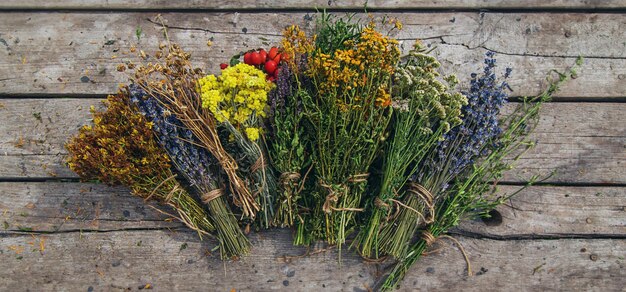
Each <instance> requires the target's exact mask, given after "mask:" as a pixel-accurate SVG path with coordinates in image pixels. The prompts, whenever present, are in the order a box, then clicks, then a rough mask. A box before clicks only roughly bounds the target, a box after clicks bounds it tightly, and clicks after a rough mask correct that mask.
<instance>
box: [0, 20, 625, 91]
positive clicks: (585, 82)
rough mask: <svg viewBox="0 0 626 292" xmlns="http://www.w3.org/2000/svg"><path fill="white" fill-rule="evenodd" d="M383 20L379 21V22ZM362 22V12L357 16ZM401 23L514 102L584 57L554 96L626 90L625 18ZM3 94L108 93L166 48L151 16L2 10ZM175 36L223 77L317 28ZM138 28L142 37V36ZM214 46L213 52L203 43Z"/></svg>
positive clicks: (240, 24) (222, 29) (229, 23)
mask: <svg viewBox="0 0 626 292" xmlns="http://www.w3.org/2000/svg"><path fill="white" fill-rule="evenodd" d="M382 15H383V14H376V16H382ZM361 16H362V15H361ZM387 16H390V17H395V18H398V19H399V20H401V21H402V22H403V23H404V24H405V28H404V29H403V30H402V31H400V32H398V33H397V34H395V36H396V37H397V38H398V39H400V40H403V42H404V45H403V46H404V48H405V50H406V49H408V48H410V47H411V45H412V42H413V40H414V39H418V38H419V39H422V40H423V41H424V42H425V43H427V44H428V45H431V46H437V50H436V51H435V54H436V55H437V56H438V57H439V58H440V59H441V61H442V63H443V65H444V66H443V68H444V69H443V72H444V73H451V72H456V73H457V75H458V76H459V77H462V78H463V79H467V76H469V74H470V73H471V72H472V71H478V70H480V65H479V64H481V62H482V58H483V54H484V53H485V52H486V51H487V50H494V51H496V52H499V53H500V54H499V55H498V60H499V63H500V64H501V65H502V66H510V67H512V68H514V70H515V71H514V72H515V73H514V75H513V76H514V78H513V79H512V80H511V81H510V83H511V86H512V87H513V88H514V89H515V94H516V95H520V96H522V95H533V94H537V93H538V92H540V91H541V90H542V89H544V88H545V85H546V81H545V76H546V74H547V73H548V72H549V71H550V70H551V69H561V70H562V69H564V68H566V67H568V66H570V65H572V64H573V63H574V60H575V58H576V57H577V56H579V55H581V56H584V57H586V58H587V59H586V60H585V63H584V65H583V66H582V68H581V69H580V71H579V78H578V79H576V80H575V82H569V83H567V84H566V85H564V86H563V88H562V90H561V91H560V92H559V93H558V94H557V96H561V97H567V98H602V99H606V98H615V99H623V98H624V97H625V96H624V92H626V82H624V80H626V53H625V52H626V41H624V40H626V21H625V20H624V18H623V17H622V16H621V15H619V14H565V13H557V14H541V13H530V14H522V13H390V14H387ZM0 17H1V18H2V19H3V21H2V22H0V40H1V41H0V76H2V77H0V95H5V96H12V95H17V96H24V95H31V96H33V95H37V96H42V97H45V96H49V95H55V96H63V95H64V94H72V95H79V96H80V95H89V94H106V93H112V92H114V91H115V89H116V88H117V86H118V84H119V83H120V82H125V81H126V75H125V74H121V73H119V72H116V70H115V68H116V66H117V64H119V63H120V62H123V61H125V60H129V59H132V57H130V56H129V55H128V51H129V48H130V46H131V45H135V44H138V45H139V47H140V48H143V49H144V50H145V51H146V52H148V53H149V52H152V51H154V48H155V47H156V46H157V45H158V43H159V42H161V41H163V37H162V32H161V26H160V25H159V24H155V23H153V22H151V21H150V20H151V19H152V20H153V19H154V17H155V13H82V12H76V13H48V14H40V13H2V14H0ZM163 18H164V19H165V21H166V23H167V25H169V26H170V30H169V33H170V37H171V39H172V40H173V41H175V42H178V43H180V44H181V45H182V47H183V48H185V49H186V50H188V51H190V52H193V56H194V60H195V62H196V65H198V66H199V67H202V68H207V69H208V71H217V70H218V64H219V63H221V62H226V61H227V60H228V59H229V58H230V56H232V55H233V54H235V53H238V52H239V51H240V50H247V49H252V48H257V47H260V46H263V47H267V46H269V45H271V44H277V43H278V41H279V40H280V32H281V30H282V29H283V28H284V26H285V25H288V24H291V23H295V24H299V25H301V26H302V27H305V28H307V29H311V28H312V27H313V25H314V21H313V14H305V13H282V14H277V13H186V14H182V13H165V14H163ZM138 28H141V34H140V37H139V38H138V37H137V34H136V32H137V29H138ZM209 39H212V40H213V46H212V48H211V49H209V48H207V46H206V42H207V40H209Z"/></svg>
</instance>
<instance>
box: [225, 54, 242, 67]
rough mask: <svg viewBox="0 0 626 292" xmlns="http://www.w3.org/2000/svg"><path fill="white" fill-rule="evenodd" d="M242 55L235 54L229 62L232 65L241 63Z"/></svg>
mask: <svg viewBox="0 0 626 292" xmlns="http://www.w3.org/2000/svg"><path fill="white" fill-rule="evenodd" d="M240 57H241V55H234V56H232V57H231V58H230V61H228V64H229V65H230V66H235V65H237V64H239V63H240V62H239V58H240Z"/></svg>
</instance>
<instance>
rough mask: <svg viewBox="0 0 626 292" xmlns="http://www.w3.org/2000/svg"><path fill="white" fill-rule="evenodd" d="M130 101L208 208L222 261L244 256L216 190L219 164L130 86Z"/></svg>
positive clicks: (243, 244) (243, 241) (245, 245)
mask: <svg viewBox="0 0 626 292" xmlns="http://www.w3.org/2000/svg"><path fill="white" fill-rule="evenodd" d="M130 92H131V100H132V101H133V103H135V104H136V105H137V107H138V109H139V111H140V112H141V113H142V114H143V115H144V116H145V117H146V119H149V120H150V122H151V123H152V125H153V126H152V130H153V131H154V134H155V137H156V138H157V140H158V141H159V143H160V144H161V147H162V148H163V149H164V150H165V151H166V152H167V153H168V154H169V156H170V157H171V159H172V161H173V162H174V166H176V169H177V170H178V172H179V173H181V174H182V175H183V177H184V178H185V179H186V180H187V181H188V182H189V183H190V186H191V187H192V188H193V189H195V190H196V192H197V193H198V194H199V195H200V199H201V200H202V202H203V203H205V204H206V205H207V207H208V210H209V214H210V218H211V220H212V221H213V222H214V224H215V226H216V227H217V228H216V229H217V235H218V236H217V238H218V240H219V241H220V246H221V255H222V258H223V259H227V258H231V257H238V256H241V255H245V254H247V253H248V251H249V249H250V243H249V242H248V239H247V238H246V237H245V235H244V234H243V232H242V231H241V229H240V228H239V225H238V222H237V218H236V217H235V215H234V214H233V213H232V211H231V210H230V206H229V205H228V202H227V201H226V199H225V196H224V195H225V191H224V190H223V189H222V188H221V187H220V182H219V179H220V177H219V173H220V172H219V169H218V166H219V164H218V163H217V161H216V160H215V159H214V158H213V157H212V156H211V155H210V154H209V153H208V151H206V149H204V148H201V147H198V146H197V142H196V138H195V137H194V135H193V133H192V132H191V131H190V130H188V129H185V127H184V126H183V124H182V122H181V121H180V120H178V118H177V117H176V116H174V115H168V114H167V113H166V112H165V110H164V108H163V107H162V105H161V103H159V102H158V101H157V100H156V98H154V97H149V96H147V95H146V93H145V91H144V90H142V89H140V88H139V86H137V85H134V84H133V85H131V87H130Z"/></svg>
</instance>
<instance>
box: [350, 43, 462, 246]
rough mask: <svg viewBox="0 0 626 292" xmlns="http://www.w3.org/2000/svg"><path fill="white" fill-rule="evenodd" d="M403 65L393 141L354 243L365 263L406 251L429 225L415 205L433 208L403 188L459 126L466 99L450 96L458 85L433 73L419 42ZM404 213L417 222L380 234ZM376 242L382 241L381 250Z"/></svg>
mask: <svg viewBox="0 0 626 292" xmlns="http://www.w3.org/2000/svg"><path fill="white" fill-rule="evenodd" d="M404 60H405V61H404V62H402V63H401V64H399V65H398V68H396V69H395V74H394V78H393V86H392V88H393V89H392V96H393V98H394V102H393V104H392V108H393V121H392V124H391V127H390V128H391V129H390V132H391V137H390V138H389V139H387V144H386V146H385V148H384V151H383V161H382V174H381V176H380V180H381V181H380V183H379V186H380V187H379V189H378V190H377V195H376V196H375V198H374V199H373V200H372V201H371V202H370V203H371V205H370V206H369V207H370V208H372V211H371V214H370V215H369V216H368V217H367V219H366V224H365V226H364V228H362V229H361V230H360V233H359V235H358V236H357V238H356V239H355V241H354V245H356V246H357V247H358V248H359V250H360V253H361V255H362V256H365V257H378V250H379V247H380V248H381V250H383V251H385V252H388V251H389V250H393V249H394V248H400V247H402V246H405V245H406V244H405V243H406V240H407V238H410V237H411V236H412V235H413V233H414V232H415V228H417V226H418V225H420V224H424V223H430V222H431V221H432V216H434V214H432V213H433V212H432V211H427V212H424V211H417V210H416V205H420V206H421V205H432V202H430V201H429V200H430V199H429V198H428V197H426V194H422V192H421V191H420V190H416V189H415V186H413V185H408V186H407V182H408V180H409V178H410V177H412V176H413V175H414V174H415V173H416V172H417V171H418V168H419V165H420V164H421V161H422V160H423V159H424V158H425V157H426V155H427V153H428V152H429V150H430V149H433V148H434V147H436V146H437V143H438V142H439V141H440V140H441V139H442V138H443V135H444V134H445V133H447V132H448V131H450V129H451V128H452V127H455V126H456V125H458V124H460V123H461V119H460V116H461V107H462V106H463V105H465V104H467V99H466V98H465V96H463V95H462V94H460V93H451V92H450V91H451V90H453V89H454V86H455V85H456V83H457V79H456V77H455V76H453V75H450V76H444V77H443V78H442V77H441V76H440V74H439V73H437V69H438V68H439V67H440V66H441V65H440V63H439V62H438V61H437V60H436V59H435V58H434V57H432V56H430V55H428V54H427V52H426V50H425V49H424V48H422V47H421V45H420V43H419V42H417V43H416V44H415V46H414V48H413V49H412V50H411V51H410V52H409V54H408V55H407V56H406V57H405V58H404ZM444 82H446V83H444ZM405 196H408V197H409V199H408V200H406V201H405V203H402V202H401V201H400V200H403V198H404V197H405ZM405 213H409V214H411V215H414V217H415V218H416V220H414V221H407V222H406V223H407V224H408V226H403V225H401V224H399V225H392V226H391V227H389V228H386V229H382V228H383V227H384V226H385V225H386V223H387V222H390V221H391V222H393V219H394V216H403V215H404V214H405ZM401 223H405V222H401ZM381 229H382V230H383V231H382V232H381ZM396 229H397V230H396ZM389 232H396V233H397V234H398V237H397V238H390V237H389ZM381 233H382V234H381ZM379 236H381V237H383V239H385V240H384V241H383V244H382V246H379V244H380V240H379ZM392 246H393V248H392Z"/></svg>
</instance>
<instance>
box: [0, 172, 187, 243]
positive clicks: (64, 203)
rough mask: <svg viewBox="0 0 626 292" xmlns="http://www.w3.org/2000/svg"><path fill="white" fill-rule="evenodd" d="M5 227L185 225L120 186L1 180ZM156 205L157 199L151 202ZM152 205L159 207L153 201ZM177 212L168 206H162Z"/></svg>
mask: <svg viewBox="0 0 626 292" xmlns="http://www.w3.org/2000/svg"><path fill="white" fill-rule="evenodd" d="M0 193H2V196H1V197H0V214H1V216H0V221H2V224H3V227H2V228H0V229H2V230H5V231H9V230H10V231H16V232H17V231H23V230H32V231H35V232H46V233H47V232H67V231H72V230H85V231H87V230H97V231H108V230H120V229H146V228H168V227H181V226H182V224H179V223H178V222H166V221H165V219H167V218H168V217H167V216H165V215H162V214H161V213H159V212H157V211H156V210H154V209H153V208H151V207H150V206H148V205H147V204H146V203H145V202H144V201H143V199H141V198H137V197H134V196H132V195H131V194H130V191H129V190H128V189H126V188H122V187H107V186H106V185H102V184H93V183H91V184H87V183H84V184H82V183H53V182H50V183H43V182H40V183H32V182H30V183H0ZM151 205H153V204H151ZM154 207H157V206H156V205H154ZM159 207H160V208H162V209H163V210H165V211H166V212H168V213H170V214H173V212H172V210H171V209H170V208H163V207H162V206H159Z"/></svg>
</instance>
